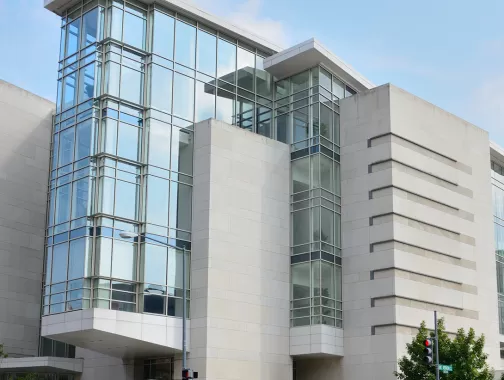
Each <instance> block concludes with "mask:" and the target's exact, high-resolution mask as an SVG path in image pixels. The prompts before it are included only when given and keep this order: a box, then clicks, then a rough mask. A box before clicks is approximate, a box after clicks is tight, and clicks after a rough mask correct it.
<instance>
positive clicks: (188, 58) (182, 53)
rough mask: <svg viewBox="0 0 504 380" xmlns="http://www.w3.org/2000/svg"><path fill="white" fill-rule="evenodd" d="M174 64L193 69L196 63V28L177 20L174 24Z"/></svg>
mask: <svg viewBox="0 0 504 380" xmlns="http://www.w3.org/2000/svg"><path fill="white" fill-rule="evenodd" d="M175 39H176V40H175V62H178V63H180V64H182V65H185V66H188V67H190V68H191V69H194V65H195V62H196V28H195V27H194V26H191V25H188V24H186V23H185V22H182V21H179V20H177V21H176V23H175Z"/></svg>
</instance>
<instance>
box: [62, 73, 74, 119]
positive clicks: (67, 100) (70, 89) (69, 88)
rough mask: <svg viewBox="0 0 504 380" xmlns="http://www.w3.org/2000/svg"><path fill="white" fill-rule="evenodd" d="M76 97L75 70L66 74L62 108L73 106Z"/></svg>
mask: <svg viewBox="0 0 504 380" xmlns="http://www.w3.org/2000/svg"><path fill="white" fill-rule="evenodd" d="M76 99H77V72H73V73H72V74H70V75H67V76H66V77H65V79H64V84H63V109H64V110H65V109H67V108H70V107H73V106H74V105H75V101H76Z"/></svg>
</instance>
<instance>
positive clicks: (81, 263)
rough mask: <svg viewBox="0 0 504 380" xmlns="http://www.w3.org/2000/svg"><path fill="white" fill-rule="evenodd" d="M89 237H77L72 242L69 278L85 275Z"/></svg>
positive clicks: (69, 258)
mask: <svg viewBox="0 0 504 380" xmlns="http://www.w3.org/2000/svg"><path fill="white" fill-rule="evenodd" d="M86 248H87V239H86V238H82V239H76V240H72V241H71V242H70V254H69V257H68V279H69V280H73V279H76V278H81V277H84V275H85V273H86V272H87V271H86V251H87V249H86Z"/></svg>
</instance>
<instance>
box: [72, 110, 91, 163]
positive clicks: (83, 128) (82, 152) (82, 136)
mask: <svg viewBox="0 0 504 380" xmlns="http://www.w3.org/2000/svg"><path fill="white" fill-rule="evenodd" d="M93 132H94V131H93V119H88V120H86V121H83V122H82V123H79V124H78V125H77V131H76V142H75V160H76V161H77V160H80V159H81V158H85V157H88V156H89V155H91V154H92V149H91V145H92V141H93V140H94V138H93Z"/></svg>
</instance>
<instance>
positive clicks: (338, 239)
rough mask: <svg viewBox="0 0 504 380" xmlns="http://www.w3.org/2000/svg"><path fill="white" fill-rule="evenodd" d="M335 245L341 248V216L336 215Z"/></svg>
mask: <svg viewBox="0 0 504 380" xmlns="http://www.w3.org/2000/svg"><path fill="white" fill-rule="evenodd" d="M334 245H335V246H337V247H341V215H340V214H338V213H335V214H334Z"/></svg>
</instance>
